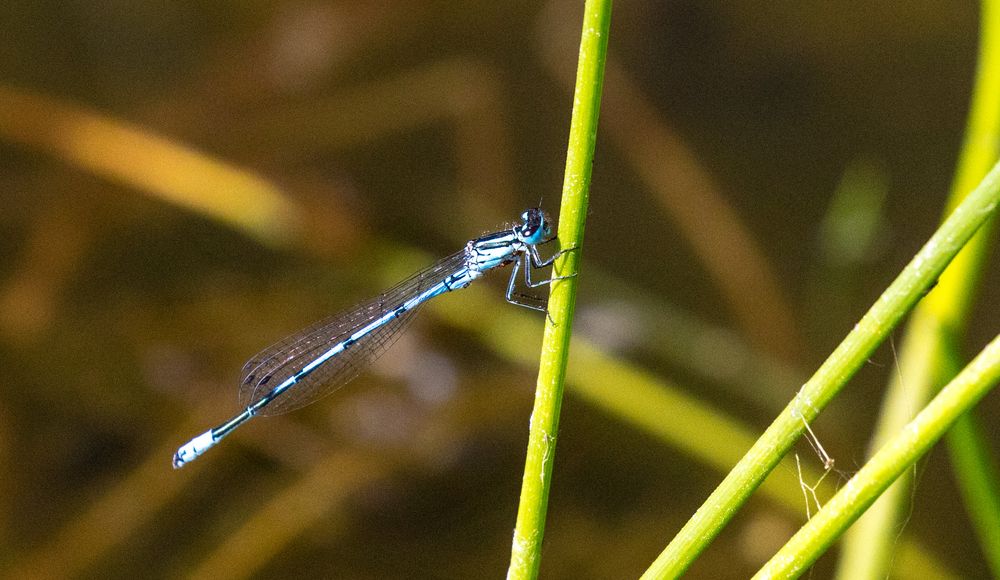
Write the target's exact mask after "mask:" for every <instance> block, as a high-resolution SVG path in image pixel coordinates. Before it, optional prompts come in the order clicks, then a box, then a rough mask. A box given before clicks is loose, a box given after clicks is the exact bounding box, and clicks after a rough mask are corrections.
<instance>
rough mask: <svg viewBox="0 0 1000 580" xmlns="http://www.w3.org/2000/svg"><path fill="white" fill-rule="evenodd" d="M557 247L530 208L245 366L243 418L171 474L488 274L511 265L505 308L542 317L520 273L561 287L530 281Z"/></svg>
mask: <svg viewBox="0 0 1000 580" xmlns="http://www.w3.org/2000/svg"><path fill="white" fill-rule="evenodd" d="M553 239H555V234H554V233H553V231H552V226H551V223H550V221H549V217H548V215H546V213H545V212H543V211H542V210H541V209H538V208H531V209H529V210H527V211H525V212H524V213H523V214H521V221H520V222H519V223H517V224H515V225H514V226H513V227H511V228H509V229H505V230H500V231H498V232H494V233H491V234H487V235H485V236H482V237H480V238H476V239H474V240H471V241H469V242H468V243H467V244H466V245H465V248H464V249H463V250H462V251H460V252H457V253H455V254H452V255H451V256H448V257H447V258H444V259H442V260H439V261H438V262H437V263H435V264H432V265H431V266H430V267H428V268H426V269H424V270H422V271H420V272H418V273H416V274H414V275H413V276H411V277H410V278H408V279H406V280H404V281H403V282H400V283H399V284H397V285H396V286H394V287H393V288H390V289H389V290H386V291H385V292H383V293H382V294H379V295H378V296H376V297H375V298H373V299H371V300H369V301H368V302H364V303H362V304H359V305H358V306H356V307H354V308H353V309H351V310H348V311H346V312H343V313H341V314H339V315H336V316H333V317H331V318H329V319H327V320H324V321H322V322H320V323H318V324H316V325H314V326H312V327H310V328H307V329H305V330H303V331H301V332H299V333H297V334H293V335H292V336H289V337H288V338H285V339H284V340H281V341H279V342H277V343H275V344H273V345H271V346H269V347H268V348H266V349H264V350H263V351H261V352H260V353H258V354H257V355H256V356H254V357H253V358H251V359H250V360H249V361H247V363H246V364H245V365H244V366H243V378H242V379H241V381H240V389H239V393H240V394H239V400H240V405H241V406H242V407H243V411H242V412H241V413H240V414H238V415H236V416H235V417H233V418H232V419H230V420H229V421H226V422H225V423H223V424H222V425H219V426H218V427H216V428H214V429H209V430H208V431H206V432H204V433H202V434H201V435H199V436H197V437H195V438H194V439H192V440H191V441H190V442H188V443H187V444H186V445H184V446H183V447H181V448H180V449H178V450H177V453H176V454H174V467H183V466H184V465H185V464H187V463H188V462H190V461H192V460H194V459H195V458H196V457H198V456H199V455H201V454H202V453H204V452H205V451H207V450H208V449H209V448H211V447H212V446H213V445H215V444H216V443H218V442H219V441H220V440H222V438H223V437H225V436H226V435H229V434H230V433H232V432H233V430H234V429H236V428H237V427H239V426H240V425H242V424H244V423H246V422H247V421H249V420H250V419H251V418H253V417H255V416H257V415H277V414H280V413H285V412H288V411H292V410H294V409H298V408H300V407H304V406H305V405H308V404H309V403H312V402H313V401H315V400H316V399H319V398H321V397H323V396H324V395H327V394H329V393H331V392H332V391H334V390H336V389H338V388H340V387H342V386H343V385H344V384H346V383H347V382H348V381H350V380H351V379H353V378H354V377H355V376H357V375H358V373H359V372H360V371H361V369H362V368H364V367H365V366H366V365H369V364H371V363H372V361H374V360H375V359H376V358H378V357H379V355H381V354H382V353H383V352H385V350H386V349H387V348H388V347H389V346H390V345H391V344H392V343H393V341H395V339H396V338H397V337H398V336H399V332H400V331H401V330H402V329H403V328H404V327H405V326H406V324H407V323H408V322H409V321H410V320H411V319H412V318H413V314H414V313H415V312H416V311H417V309H418V308H419V307H420V305H421V304H423V303H424V302H426V301H428V300H430V299H431V298H434V297H435V296H437V295H439V294H444V293H445V292H451V291H452V290H459V289H461V288H465V287H466V286H468V285H469V284H471V283H472V281H473V280H475V279H477V278H479V277H480V276H482V275H483V274H484V273H485V272H487V271H489V270H493V269H495V268H499V267H501V266H507V265H511V264H512V265H513V271H512V272H511V276H510V282H508V284H507V301H508V302H511V303H513V304H517V305H520V306H526V307H528V308H533V309H535V310H542V311H545V307H544V301H542V300H540V299H537V298H533V297H530V296H526V295H523V294H519V293H517V292H515V288H516V283H517V281H518V274H519V273H520V272H523V273H524V282H525V284H526V285H527V286H528V287H531V288H537V287H538V286H541V285H544V284H548V283H549V282H552V281H553V280H558V279H560V278H559V277H555V278H547V279H545V280H540V281H537V282H536V281H533V280H532V279H531V272H532V270H535V269H538V268H544V267H546V266H549V265H551V264H552V262H553V261H554V260H555V259H556V257H558V256H559V255H560V254H561V253H562V252H557V253H556V254H555V255H554V256H552V257H550V258H548V259H544V260H543V259H542V258H541V255H540V254H539V252H538V246H540V245H542V244H545V243H547V242H550V241H552V240H553Z"/></svg>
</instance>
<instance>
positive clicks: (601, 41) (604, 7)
mask: <svg viewBox="0 0 1000 580" xmlns="http://www.w3.org/2000/svg"><path fill="white" fill-rule="evenodd" d="M610 23H611V0H587V3H586V5H585V6H584V16H583V33H582V36H581V39H580V57H579V63H578V65H577V73H576V89H575V94H574V96H573V114H572V120H571V122H570V130H569V146H568V150H567V153H566V175H565V179H564V181H563V192H562V204H561V206H560V208H559V244H560V247H562V248H564V249H567V250H569V251H567V252H566V253H565V254H563V255H562V256H561V257H560V258H559V259H558V260H556V264H555V269H554V270H555V272H556V273H557V275H559V276H569V278H565V279H563V280H559V281H556V282H553V283H552V289H551V292H550V294H549V304H548V308H549V319H548V323H547V324H546V326H545V335H544V337H543V339H542V355H541V360H540V361H539V369H538V383H537V386H536V391H535V405H534V409H533V410H532V412H531V428H530V431H529V433H528V452H527V457H526V458H525V463H524V477H523V479H522V482H521V499H520V503H519V505H518V510H517V525H516V527H515V529H514V540H513V543H512V546H511V555H510V568H509V569H508V570H507V577H508V578H518V579H532V578H536V577H537V576H538V569H539V566H540V564H541V548H542V537H543V535H544V532H545V513H546V508H547V506H548V501H549V487H550V485H551V481H552V464H553V460H554V458H555V451H556V434H557V433H558V431H559V409H560V407H561V405H562V396H563V383H564V381H565V378H566V361H567V359H568V356H569V342H570V336H571V330H572V321H573V309H574V306H575V303H576V284H577V280H578V279H577V278H576V277H575V276H576V275H577V273H578V272H579V264H580V250H581V248H582V244H583V228H584V223H585V220H586V216H587V199H588V196H589V193H590V175H591V168H592V166H593V161H594V147H595V144H596V140H597V118H598V113H599V112H600V106H601V88H602V86H603V83H604V62H605V60H606V57H607V51H608V28H609V25H610Z"/></svg>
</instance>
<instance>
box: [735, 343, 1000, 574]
mask: <svg viewBox="0 0 1000 580" xmlns="http://www.w3.org/2000/svg"><path fill="white" fill-rule="evenodd" d="M998 379H1000V336H997V337H996V338H994V339H993V341H992V342H990V344H988V345H987V346H986V348H984V349H983V351H982V352H981V353H979V356H977V357H976V358H975V360H973V361H972V363H970V364H969V366H967V367H965V369H964V370H963V371H962V372H961V373H959V374H958V376H957V377H955V379H954V380H953V381H951V382H950V383H949V384H948V386H947V387H945V388H944V389H942V390H941V392H940V393H939V394H938V395H937V396H936V397H934V399H933V400H932V401H931V403H930V404H929V405H927V407H926V408H924V410H923V411H921V412H920V414H919V415H917V416H916V418H915V419H913V420H912V421H910V422H909V423H908V424H907V425H906V426H905V427H904V428H903V429H902V430H901V431H900V432H899V433H897V434H896V435H895V436H894V437H892V438H891V439H889V441H887V442H886V444H885V446H884V447H882V448H881V449H880V450H879V451H878V453H876V454H875V455H874V456H873V457H872V458H871V460H870V461H869V462H868V463H866V464H865V466H864V467H862V468H861V469H860V470H859V471H858V472H857V473H856V474H855V475H854V477H852V478H851V480H850V481H848V482H847V485H845V486H844V487H843V488H842V489H841V490H840V491H839V492H837V494H836V495H834V496H833V498H831V499H830V501H828V502H827V503H826V505H825V506H823V509H821V510H820V511H819V512H818V513H817V514H816V515H815V516H813V517H812V519H810V520H809V521H808V522H807V523H806V525H804V526H802V528H801V529H800V530H799V531H798V532H797V533H796V534H795V535H794V536H792V539H791V540H789V541H788V543H787V544H785V546H784V547H783V548H781V550H779V551H778V553H777V554H775V555H774V557H773V558H771V560H769V561H768V562H767V563H766V564H765V565H764V567H763V568H761V569H760V571H758V572H757V574H756V575H755V576H754V578H760V579H763V578H794V577H796V576H798V575H800V574H801V573H802V572H803V571H805V570H806V568H808V567H809V566H810V565H812V563H813V562H815V561H816V559H817V558H819V557H820V555H822V554H823V552H825V551H826V549H827V548H829V547H830V545H831V544H833V542H834V541H835V540H836V539H837V538H838V537H839V536H840V534H841V533H842V532H843V531H844V530H845V529H846V528H847V526H849V525H851V523H852V522H854V520H855V519H857V518H858V517H859V516H860V515H861V514H862V513H864V511H865V510H866V509H867V508H868V506H870V505H871V504H872V502H874V501H875V499H876V498H878V496H879V495H880V494H881V493H882V492H883V491H885V490H886V488H888V487H889V485H890V484H892V482H893V481H895V479H896V478H897V477H899V475H900V474H902V473H903V471H905V470H906V469H907V468H908V467H910V466H911V465H912V464H913V463H914V462H915V461H917V460H918V459H920V457H921V456H922V455H923V454H924V453H926V452H927V450H928V449H930V448H931V446H932V445H933V444H934V443H935V442H937V440H938V439H940V438H941V436H943V435H944V433H945V431H947V429H948V428H949V427H950V426H951V425H952V424H953V423H954V422H955V421H956V420H957V419H958V418H959V417H960V416H961V415H962V414H963V413H965V412H966V411H968V410H969V409H971V408H972V406H973V405H975V404H976V403H977V402H978V401H979V400H980V399H982V398H983V396H985V395H986V393H988V392H989V390H990V389H991V388H993V386H994V385H995V383H996V382H997V380H998Z"/></svg>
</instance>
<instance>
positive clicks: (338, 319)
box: [239, 250, 465, 415]
mask: <svg viewBox="0 0 1000 580" xmlns="http://www.w3.org/2000/svg"><path fill="white" fill-rule="evenodd" d="M464 266H465V252H464V250H463V251H461V252H457V253H455V254H452V255H451V256H448V257H447V258H443V259H441V260H439V261H437V262H436V263H434V264H432V265H431V266H429V267H428V268H426V269H424V270H421V271H420V272H418V273H416V274H414V275H413V276H411V277H410V278H407V279H406V280H404V281H402V282H400V283H399V284H397V285H396V286H393V287H392V288H390V289H389V290H386V291H385V292H383V293H381V294H379V295H378V296H376V297H374V298H372V299H371V300H368V301H367V302H364V303H362V304H359V305H358V306H356V307H354V308H353V309H351V310H348V311H346V312H342V313H340V314H337V315H335V316H332V317H330V318H327V319H326V320H323V321H320V322H319V323H317V324H315V325H313V326H311V327H309V328H306V329H305V330H302V331H300V332H297V333H296V334H293V335H291V336H289V337H287V338H284V339H282V340H280V341H278V342H276V343H274V344H272V345H271V346H269V347H267V348H265V349H264V350H262V351H261V352H259V353H257V354H256V355H255V356H254V357H252V358H251V359H250V360H248V361H247V363H246V364H245V365H243V372H242V378H241V379H240V394H239V399H240V406H241V407H249V406H250V405H253V404H255V403H256V402H258V401H259V400H261V399H262V398H263V397H264V396H265V395H267V394H268V393H269V392H270V391H271V390H272V389H274V388H275V387H277V386H278V385H280V384H281V383H283V382H284V381H285V380H286V379H288V378H289V377H291V376H292V375H294V374H296V373H297V372H299V371H300V370H302V368H304V367H305V366H306V365H308V364H309V363H311V362H312V361H314V360H316V358H318V357H319V356H320V355H322V354H323V353H325V352H326V351H327V350H329V349H330V348H332V347H334V346H335V345H337V344H338V343H340V342H341V341H343V340H345V339H347V338H348V337H350V336H351V335H352V334H354V332H355V331H357V330H358V329H359V328H362V327H364V326H365V325H367V324H369V323H370V322H372V321H374V320H376V319H378V318H380V317H381V316H382V315H383V314H385V313H386V312H388V311H391V310H394V309H396V308H397V307H398V306H399V305H400V304H402V303H404V302H405V301H407V300H409V299H410V298H412V297H414V296H416V295H418V294H420V293H422V292H424V291H425V290H427V289H428V288H430V287H432V286H434V285H435V284H438V283H440V282H441V280H443V279H444V278H445V277H447V276H448V275H450V274H452V273H454V272H456V271H458V270H459V269H461V268H462V267H464ZM418 307H419V305H417V306H416V307H414V308H412V309H410V310H408V311H407V312H405V313H403V314H402V315H400V316H399V317H398V318H394V319H391V320H390V321H388V322H386V323H385V324H384V325H382V326H381V327H379V328H377V329H376V330H373V331H372V332H369V333H368V334H366V335H365V336H364V337H362V338H361V339H359V340H358V341H357V342H355V343H354V344H353V345H351V347H350V348H349V349H347V350H345V351H344V352H342V353H340V354H338V355H336V356H334V357H332V358H331V359H329V360H327V361H326V362H324V363H323V364H321V365H320V366H318V367H317V368H315V369H313V371H312V372H310V373H308V374H306V375H305V376H303V377H301V378H300V379H299V380H298V382H296V383H295V384H294V385H293V386H292V387H291V388H289V389H288V390H287V391H285V392H284V393H282V394H280V395H279V396H278V397H277V398H275V399H274V400H273V401H272V402H271V403H269V404H268V405H267V406H265V407H264V408H263V409H261V411H260V413H259V414H260V415H278V414H281V413H287V412H288V411H293V410H295V409H298V408H300V407H304V406H306V405H308V404H309V403H312V402H313V401H315V400H317V399H319V398H321V397H324V396H326V395H329V394H330V393H332V392H333V391H335V390H337V389H338V388H340V387H342V386H343V385H344V384H346V383H347V382H349V381H350V380H351V379H353V378H354V377H356V376H358V374H359V373H360V372H361V370H362V369H363V368H365V367H366V366H368V365H369V364H371V363H372V362H373V361H374V360H375V359H377V358H378V357H379V356H380V355H381V354H382V353H384V352H385V351H386V350H387V349H388V348H389V346H391V345H392V343H393V342H395V341H396V339H397V338H398V337H399V334H400V331H401V330H403V329H404V328H406V325H407V324H408V323H409V322H410V321H411V320H413V315H414V314H415V313H416V310H417V308H418Z"/></svg>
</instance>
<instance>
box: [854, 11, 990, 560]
mask: <svg viewBox="0 0 1000 580" xmlns="http://www.w3.org/2000/svg"><path fill="white" fill-rule="evenodd" d="M980 28H981V35H980V47H979V66H978V71H977V75H976V85H975V89H974V91H973V97H972V104H971V109H970V112H969V122H968V127H967V129H966V137H965V144H964V146H963V148H962V153H961V156H960V158H959V163H958V168H957V171H956V174H955V180H954V183H953V185H952V191H951V196H950V198H949V202H948V206H949V209H951V208H953V207H955V206H956V205H958V203H959V202H960V201H961V200H962V198H963V197H964V196H965V195H966V193H967V192H969V191H970V190H971V189H972V188H973V187H975V185H976V184H977V183H978V182H979V180H980V179H982V177H983V175H985V174H986V172H987V171H988V170H989V168H990V167H991V166H992V165H993V163H995V162H996V160H997V153H998V151H997V149H998V145H1000V143H998V137H1000V75H998V74H997V72H996V71H997V70H1000V2H998V0H984V1H983V2H982V13H981V25H980ZM991 231H992V228H989V227H984V228H983V229H982V230H981V231H980V232H979V233H977V234H976V236H975V237H974V238H973V239H972V240H971V241H970V242H969V244H968V245H967V246H966V247H965V248H963V249H962V251H961V252H960V253H959V255H958V256H957V257H956V258H955V261H954V262H953V263H952V264H951V265H950V266H949V267H948V269H947V270H946V271H945V273H944V274H942V276H941V279H940V281H939V283H938V285H937V287H936V288H935V289H934V290H933V291H932V292H931V293H930V295H928V297H927V299H926V300H924V301H923V302H922V303H921V304H920V306H918V307H917V309H916V310H915V311H914V313H913V317H912V319H911V321H910V323H909V325H908V327H907V330H906V338H905V340H904V341H903V348H902V349H901V350H900V356H899V373H898V374H897V375H896V376H895V377H894V379H893V381H892V384H891V386H890V388H889V390H888V392H887V394H886V398H885V403H884V404H883V405H882V410H881V414H880V416H879V421H878V426H877V427H876V431H875V435H874V437H873V438H872V443H871V450H872V451H874V450H876V449H878V448H880V447H881V446H882V445H883V444H884V443H885V442H886V441H887V440H888V439H889V438H890V437H892V436H894V435H895V434H896V433H897V432H898V431H899V430H900V429H901V428H902V426H903V425H905V424H906V423H907V422H908V421H909V420H910V418H911V417H912V416H913V415H914V414H915V413H916V411H917V410H918V409H920V408H921V407H923V406H924V404H925V403H926V402H927V400H928V399H929V398H930V397H931V395H932V393H933V392H934V390H935V389H936V388H937V387H939V386H940V385H942V384H944V383H945V382H947V381H948V380H949V379H950V378H951V377H952V376H954V370H957V368H958V367H959V365H958V364H955V362H954V359H957V358H958V355H957V353H956V352H955V345H956V344H958V343H959V340H960V336H961V334H962V332H963V330H964V328H965V326H966V324H967V322H968V312H969V305H970V303H971V298H972V295H973V290H974V288H975V286H976V283H977V282H978V279H979V272H980V270H981V269H982V264H983V262H984V261H985V259H986V253H987V252H986V250H987V248H988V245H989V241H990V235H989V234H990V233H991ZM949 368H950V369H954V370H952V371H950V372H949V371H948V370H947V369H949ZM972 420H973V419H971V418H968V419H965V418H963V419H961V420H960V421H959V422H960V424H961V425H960V428H959V429H957V431H956V434H955V435H954V436H949V442H950V444H951V445H952V446H953V447H952V454H953V456H954V457H955V458H956V459H957V463H956V465H955V467H956V474H957V475H958V480H959V485H960V487H961V488H962V490H963V495H964V497H965V498H966V500H967V509H968V511H969V513H970V515H971V516H972V519H973V522H975V523H976V530H977V533H978V535H979V538H980V543H981V544H982V545H983V551H984V553H985V554H986V555H987V559H988V560H989V562H990V565H991V566H992V567H993V571H994V574H997V575H1000V547H998V544H997V531H996V530H998V529H1000V499H998V498H997V490H996V485H997V483H996V480H995V479H991V478H988V477H987V474H988V471H989V467H988V466H983V467H978V466H976V465H973V464H972V463H970V462H969V461H962V459H963V458H980V459H982V460H983V461H985V462H987V463H991V459H990V457H989V452H988V449H987V447H986V445H984V443H983V441H982V439H981V438H978V437H976V433H978V429H976V428H975V426H973V425H970V424H966V423H968V422H971V421H972ZM908 488H909V481H908V480H907V479H906V478H903V479H900V481H898V482H897V483H896V484H895V485H893V486H892V487H891V488H890V489H889V490H888V491H887V492H886V493H885V494H883V495H882V497H881V498H879V500H878V502H876V503H875V505H873V506H872V507H871V509H869V510H868V511H867V512H866V513H865V515H864V516H863V517H862V518H861V519H860V520H858V522H857V523H856V524H855V525H854V526H852V527H851V530H850V531H849V532H848V533H847V534H846V535H845V536H844V549H843V551H842V552H841V554H840V562H839V564H838V570H837V577H838V578H839V579H841V580H876V579H879V578H885V577H886V575H887V573H888V571H889V566H890V564H891V562H892V559H893V558H892V551H893V546H894V545H895V542H896V537H897V535H898V527H899V524H900V520H901V518H902V513H903V506H904V505H905V503H906V502H907V501H909V495H910V494H909V490H908ZM970 501H971V502H972V503H971V504H970V503H969V502H970Z"/></svg>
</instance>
